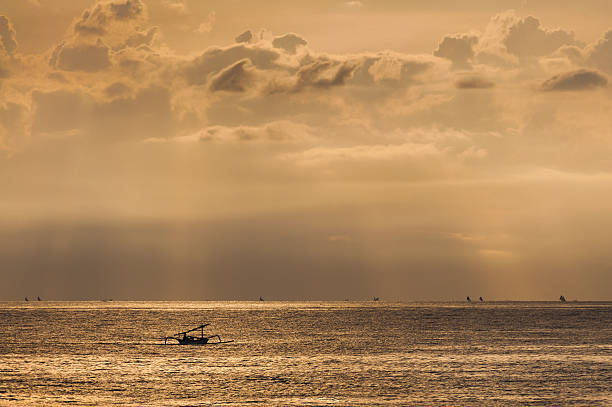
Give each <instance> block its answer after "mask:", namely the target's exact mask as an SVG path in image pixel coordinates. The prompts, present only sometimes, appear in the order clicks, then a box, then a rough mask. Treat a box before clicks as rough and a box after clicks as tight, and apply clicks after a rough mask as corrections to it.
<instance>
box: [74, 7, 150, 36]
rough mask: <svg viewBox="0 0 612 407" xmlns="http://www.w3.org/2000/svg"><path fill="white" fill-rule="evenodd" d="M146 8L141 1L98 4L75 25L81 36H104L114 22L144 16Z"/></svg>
mask: <svg viewBox="0 0 612 407" xmlns="http://www.w3.org/2000/svg"><path fill="white" fill-rule="evenodd" d="M144 11H145V6H144V4H143V3H142V1H140V0H125V1H118V2H111V3H102V2H100V3H97V4H96V5H95V6H93V8H90V9H87V10H85V11H84V12H83V14H81V17H80V18H79V19H78V20H77V21H76V22H75V24H74V32H75V33H76V34H79V35H84V36H88V35H104V34H106V33H107V32H108V30H109V26H110V25H111V24H112V23H113V22H114V21H126V20H133V19H137V18H139V17H141V16H142V15H143V14H144Z"/></svg>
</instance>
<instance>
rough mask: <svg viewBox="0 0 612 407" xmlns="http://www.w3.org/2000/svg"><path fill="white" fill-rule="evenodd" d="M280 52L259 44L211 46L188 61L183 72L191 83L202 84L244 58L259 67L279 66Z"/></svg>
mask: <svg viewBox="0 0 612 407" xmlns="http://www.w3.org/2000/svg"><path fill="white" fill-rule="evenodd" d="M280 56H281V55H280V53H279V51H277V50H274V49H268V48H264V47H261V46H257V45H247V44H235V45H232V46H229V47H223V48H222V47H211V48H209V49H207V50H206V51H204V53H203V54H202V55H200V56H199V57H196V58H194V59H193V60H191V61H189V62H187V63H186V64H184V65H183V67H182V73H183V75H184V77H185V79H186V80H187V83H188V84H190V85H202V84H204V83H206V82H207V80H208V75H209V74H211V73H216V72H219V71H221V70H222V69H225V68H226V67H228V66H230V65H233V64H235V63H236V62H238V61H241V60H243V59H249V60H250V61H251V63H252V64H253V65H254V66H255V67H257V68H258V69H272V68H275V67H278V65H277V63H276V62H277V60H278V59H279V58H280Z"/></svg>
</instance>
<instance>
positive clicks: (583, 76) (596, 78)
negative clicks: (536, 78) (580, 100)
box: [541, 69, 608, 91]
mask: <svg viewBox="0 0 612 407" xmlns="http://www.w3.org/2000/svg"><path fill="white" fill-rule="evenodd" d="M607 84H608V80H607V79H606V77H605V76H604V75H602V74H601V73H599V72H597V71H590V70H587V69H580V70H577V71H572V72H565V73H562V74H559V75H555V76H553V77H552V78H550V79H547V80H546V81H544V82H543V83H542V85H541V89H542V90H544V91H574V90H590V89H596V88H601V87H605V86H606V85H607Z"/></svg>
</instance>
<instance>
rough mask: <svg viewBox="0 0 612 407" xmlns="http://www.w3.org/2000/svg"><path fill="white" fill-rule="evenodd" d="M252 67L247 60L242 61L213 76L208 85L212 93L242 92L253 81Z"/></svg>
mask: <svg viewBox="0 0 612 407" xmlns="http://www.w3.org/2000/svg"><path fill="white" fill-rule="evenodd" d="M252 69H253V65H252V64H251V61H250V60H248V59H243V60H241V61H238V62H236V63H235V64H234V65H231V66H229V67H227V68H225V69H223V70H222V71H221V72H219V74H217V75H215V76H214V77H213V78H212V80H211V83H210V90H212V91H213V92H217V91H227V92H244V91H245V90H246V89H247V87H248V86H249V85H250V84H251V83H252V81H253V72H252Z"/></svg>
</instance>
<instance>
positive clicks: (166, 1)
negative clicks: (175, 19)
mask: <svg viewBox="0 0 612 407" xmlns="http://www.w3.org/2000/svg"><path fill="white" fill-rule="evenodd" d="M161 4H162V6H164V7H165V8H167V9H168V10H171V11H174V12H176V13H178V14H187V4H185V2H184V1H183V0H162V2H161Z"/></svg>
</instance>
